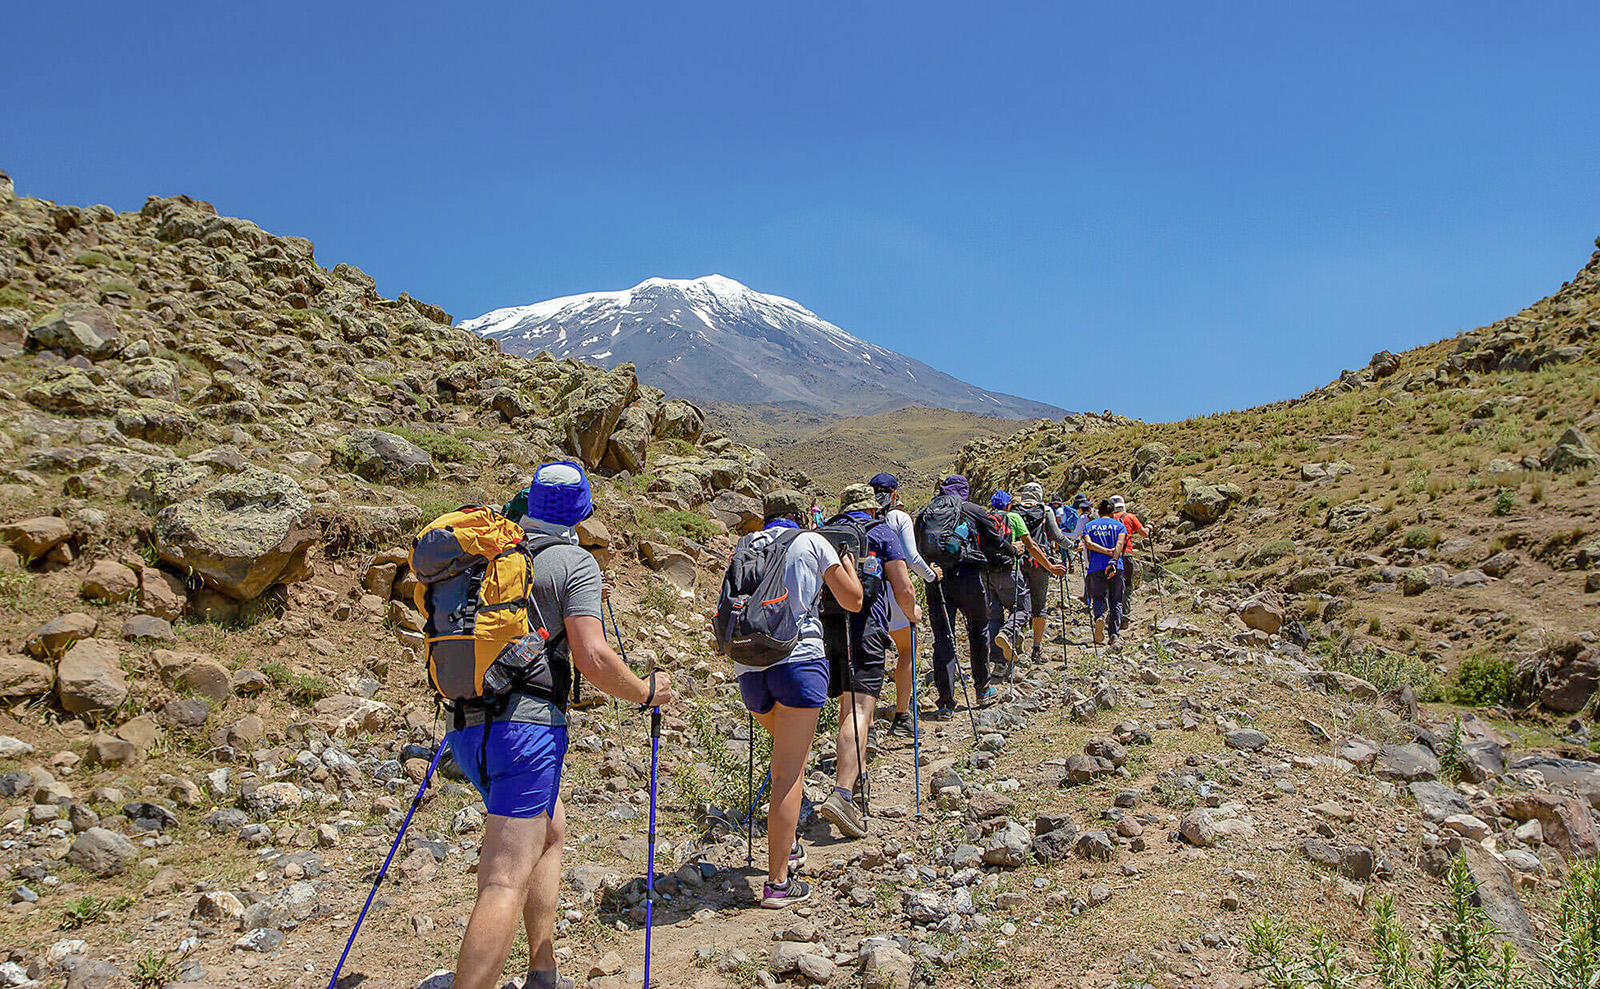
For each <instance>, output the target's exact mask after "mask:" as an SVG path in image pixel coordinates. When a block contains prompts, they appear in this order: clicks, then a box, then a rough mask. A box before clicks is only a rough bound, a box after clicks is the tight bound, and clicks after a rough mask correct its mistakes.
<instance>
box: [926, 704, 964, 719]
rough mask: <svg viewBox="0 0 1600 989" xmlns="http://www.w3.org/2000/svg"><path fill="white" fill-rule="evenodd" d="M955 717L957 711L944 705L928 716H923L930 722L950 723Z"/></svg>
mask: <svg viewBox="0 0 1600 989" xmlns="http://www.w3.org/2000/svg"><path fill="white" fill-rule="evenodd" d="M955 716H956V709H955V708H953V707H945V706H944V705H943V704H941V705H939V706H938V707H936V708H934V709H933V710H932V711H931V712H929V713H928V714H925V715H923V717H925V718H927V719H928V720H929V721H949V720H950V719H951V718H954V717H955Z"/></svg>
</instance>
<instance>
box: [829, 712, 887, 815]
mask: <svg viewBox="0 0 1600 989" xmlns="http://www.w3.org/2000/svg"><path fill="white" fill-rule="evenodd" d="M877 706H878V699H877V698H876V697H874V696H872V695H871V694H852V693H848V692H846V693H843V694H840V695H839V738H838V741H837V744H836V745H835V747H834V752H835V753H836V755H835V759H834V762H835V765H836V767H837V771H836V774H835V777H836V778H835V779H834V785H835V786H841V787H844V788H845V789H846V790H851V791H854V789H855V785H856V778H857V777H859V776H860V775H861V753H862V752H863V751H864V750H865V749H866V746H867V731H868V730H869V729H871V727H872V715H873V713H874V709H875V708H876V707H877Z"/></svg>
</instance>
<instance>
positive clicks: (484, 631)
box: [411, 505, 572, 710]
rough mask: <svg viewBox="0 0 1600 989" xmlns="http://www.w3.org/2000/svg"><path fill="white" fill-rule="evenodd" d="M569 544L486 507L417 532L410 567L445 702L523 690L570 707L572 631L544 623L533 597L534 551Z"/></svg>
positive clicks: (431, 675) (433, 674) (431, 671)
mask: <svg viewBox="0 0 1600 989" xmlns="http://www.w3.org/2000/svg"><path fill="white" fill-rule="evenodd" d="M562 545H566V543H565V541H563V540H561V539H559V538H556V537H554V536H544V535H535V536H530V535H529V534H528V532H527V531H526V530H524V529H523V528H522V526H520V525H518V524H517V523H516V522H513V521H511V520H510V519H508V518H506V517H505V516H504V515H501V514H500V512H499V511H498V510H497V509H495V508H493V507H491V506H488V505H475V506H469V507H466V508H462V509H460V510H458V511H454V512H449V513H447V514H445V515H441V516H439V517H438V518H437V519H434V520H433V521H432V522H431V523H429V524H428V525H426V526H423V528H422V530H421V531H419V532H418V533H417V537H416V539H415V540H414V541H413V542H412V546H411V570H412V572H413V573H414V574H416V577H417V581H418V584H417V589H416V600H417V609H418V610H419V611H420V612H421V613H422V618H423V633H422V634H423V643H424V648H425V650H426V652H427V663H428V681H429V682H430V683H431V684H432V685H433V689H434V690H435V691H436V692H437V693H438V695H439V696H440V697H441V698H444V699H445V700H448V701H455V702H465V703H469V704H470V703H472V702H475V701H492V700H494V699H495V698H496V697H499V696H501V695H505V694H509V693H511V692H512V691H515V692H518V693H526V694H532V695H534V696H537V697H544V698H546V699H548V700H550V701H551V702H553V703H554V704H556V706H557V707H559V708H561V709H562V710H565V709H566V706H567V702H568V697H569V696H570V694H571V690H572V666H571V663H570V661H569V660H568V658H567V653H566V650H565V649H564V648H562V645H563V643H564V642H565V638H566V631H565V627H564V626H563V625H560V624H558V625H557V626H556V627H555V628H554V629H551V628H550V627H549V626H548V625H546V624H545V621H544V619H543V618H542V617H541V616H540V615H539V613H538V605H537V604H535V603H534V600H533V574H534V570H533V567H534V559H535V557H537V556H538V555H539V553H541V552H543V551H544V550H546V549H549V548H550V547H551V546H562ZM558 617H559V616H558Z"/></svg>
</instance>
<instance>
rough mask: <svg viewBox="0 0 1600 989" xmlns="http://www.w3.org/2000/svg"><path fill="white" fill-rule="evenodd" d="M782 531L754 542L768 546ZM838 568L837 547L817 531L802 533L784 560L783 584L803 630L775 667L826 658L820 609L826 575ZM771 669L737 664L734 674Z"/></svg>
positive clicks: (766, 532)
mask: <svg viewBox="0 0 1600 989" xmlns="http://www.w3.org/2000/svg"><path fill="white" fill-rule="evenodd" d="M782 531H783V530H782V529H776V528H774V529H763V530H761V531H760V532H758V533H756V535H755V537H754V539H753V540H752V542H753V543H755V545H757V546H760V545H764V542H765V540H768V539H771V538H773V536H774V535H776V534H777V533H780V532H782ZM838 565H839V554H838V552H837V551H835V550H834V548H833V544H832V543H830V542H828V541H827V540H826V539H824V538H822V537H821V536H819V535H817V534H816V533H815V532H802V533H800V535H798V536H795V537H794V541H793V542H791V543H789V548H788V550H787V551H786V552H785V555H784V559H783V583H784V586H785V587H787V588H788V590H789V613H790V614H792V615H793V616H794V624H795V627H796V628H798V629H799V630H800V641H798V642H796V643H795V646H794V649H793V651H791V652H790V653H789V655H788V656H786V657H784V658H783V659H781V660H779V661H778V662H777V663H774V664H772V665H773V666H779V665H782V664H783V663H803V662H805V661H807V660H811V659H822V658H823V651H822V621H821V619H819V618H818V617H817V609H818V607H819V606H820V605H821V602H822V575H823V574H825V573H827V572H828V568H829V567H834V566H838ZM770 668H771V667H761V666H744V665H742V664H739V663H735V664H733V669H734V672H735V673H736V674H739V675H743V674H745V673H758V672H760V671H761V670H763V669H770Z"/></svg>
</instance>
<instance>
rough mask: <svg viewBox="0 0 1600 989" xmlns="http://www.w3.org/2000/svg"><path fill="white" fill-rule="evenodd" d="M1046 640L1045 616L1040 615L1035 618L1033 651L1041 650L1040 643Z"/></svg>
mask: <svg viewBox="0 0 1600 989" xmlns="http://www.w3.org/2000/svg"><path fill="white" fill-rule="evenodd" d="M1042 642H1044V616H1043V615H1040V616H1039V617H1038V618H1035V619H1034V620H1033V651H1034V652H1038V651H1039V645H1040V643H1042Z"/></svg>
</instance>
